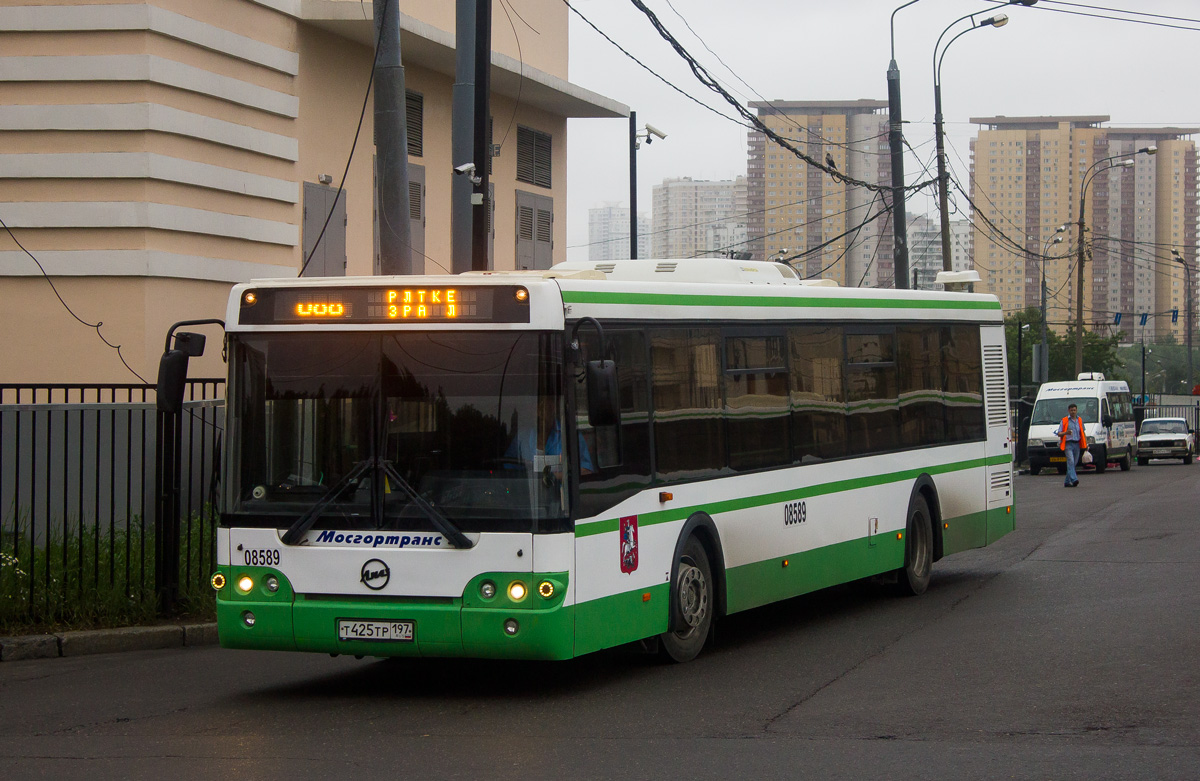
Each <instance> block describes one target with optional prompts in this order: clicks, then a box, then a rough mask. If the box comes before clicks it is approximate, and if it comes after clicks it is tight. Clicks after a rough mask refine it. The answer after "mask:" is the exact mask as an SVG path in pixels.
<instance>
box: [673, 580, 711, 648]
mask: <svg viewBox="0 0 1200 781" xmlns="http://www.w3.org/2000/svg"><path fill="white" fill-rule="evenodd" d="M706 615H708V581H707V580H705V578H704V573H703V572H701V571H700V568H699V567H697V566H696V565H695V564H693V563H691V562H690V561H684V562H682V565H681V567H680V571H679V617H680V618H681V619H683V623H684V624H686V625H687V629H684V630H682V631H680V632H676V634H678V635H679V636H681V637H687V636H688V635H690V634H692V633H693V632H695V631H696V629H697V628H698V627H699V626H700V625H701V624H703V623H704V617H705V616H706Z"/></svg>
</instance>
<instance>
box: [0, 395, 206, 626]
mask: <svg viewBox="0 0 1200 781" xmlns="http://www.w3.org/2000/svg"><path fill="white" fill-rule="evenodd" d="M223 393H224V380H211V379H210V380H193V381H190V382H189V384H188V389H187V395H186V399H187V401H186V403H185V407H184V411H183V412H182V413H181V414H180V415H178V416H174V415H167V414H165V413H161V412H159V411H158V410H157V409H156V407H155V394H154V386H152V385H142V384H132V383H125V384H112V385H83V384H53V385H51V384H39V385H32V384H27V385H0V630H2V629H4V628H5V627H6V626H36V625H40V624H52V623H62V622H67V623H77V624H87V623H93V622H100V621H108V622H111V621H120V620H140V619H144V618H147V617H151V616H153V615H155V614H160V613H163V612H171V611H174V610H176V609H177V608H178V607H180V606H182V607H184V608H185V609H186V608H187V607H188V606H189V604H190V601H191V600H193V599H195V598H196V597H202V596H207V593H206V591H205V588H206V582H207V579H208V575H209V573H211V571H212V565H213V552H214V541H215V525H216V523H215V522H216V514H215V509H214V506H213V505H214V501H213V500H214V497H215V491H216V487H217V482H218V476H219V474H218V473H219V467H218V465H219V454H220V447H221V433H222V429H223V427H224V400H223V398H222V396H223Z"/></svg>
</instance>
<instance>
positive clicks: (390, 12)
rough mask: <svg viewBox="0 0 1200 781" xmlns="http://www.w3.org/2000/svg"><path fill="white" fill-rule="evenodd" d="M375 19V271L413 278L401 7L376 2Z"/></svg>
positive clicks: (390, 0) (387, 0)
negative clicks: (376, 231) (376, 260)
mask: <svg viewBox="0 0 1200 781" xmlns="http://www.w3.org/2000/svg"><path fill="white" fill-rule="evenodd" d="M376 8H378V9H381V10H380V12H379V14H378V15H376V17H375V27H376V40H378V41H379V44H378V45H379V52H378V53H377V54H376V58H377V62H376V65H375V83H374V84H373V85H372V88H373V89H374V90H375V156H376V165H377V166H378V169H377V171H376V177H375V180H376V188H377V198H378V200H379V273H380V274H384V275H392V274H414V273H420V272H421V271H422V270H423V265H424V264H422V269H414V268H413V257H412V217H411V216H410V206H409V203H408V124H407V100H406V98H405V89H404V66H403V65H402V64H401V59H400V3H399V0H381V2H380V3H379V4H378V5H377V6H376Z"/></svg>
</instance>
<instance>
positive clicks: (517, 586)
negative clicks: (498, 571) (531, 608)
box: [508, 580, 529, 602]
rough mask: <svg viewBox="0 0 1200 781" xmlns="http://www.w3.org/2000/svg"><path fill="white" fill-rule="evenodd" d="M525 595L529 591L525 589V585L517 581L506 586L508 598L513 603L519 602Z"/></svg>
mask: <svg viewBox="0 0 1200 781" xmlns="http://www.w3.org/2000/svg"><path fill="white" fill-rule="evenodd" d="M527 593H529V590H528V589H527V588H526V587H525V584H524V583H522V582H521V581H519V580H514V581H513V582H512V583H509V584H508V598H509V599H511V600H512V601H513V602H520V601H521V600H522V599H524V598H525V595H526V594H527Z"/></svg>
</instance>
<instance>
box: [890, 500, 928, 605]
mask: <svg viewBox="0 0 1200 781" xmlns="http://www.w3.org/2000/svg"><path fill="white" fill-rule="evenodd" d="M904 539H905V542H904V566H903V567H902V568H901V569H900V571H899V572H898V573H897V574H898V575H899V578H898V579H897V585H898V586H899V588H900V593H901V594H905V595H907V596H914V597H915V596H920V595H921V594H924V593H925V589H927V588H929V576H930V573H931V572H932V571H933V525H932V522H931V519H930V516H929V504H928V503H927V502H926V501H925V497H924V496H921V495H920V494H917V495H916V496H915V497H913V500H912V504H911V505H910V506H909V508H908V523H907V524H906V528H905V533H904Z"/></svg>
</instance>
